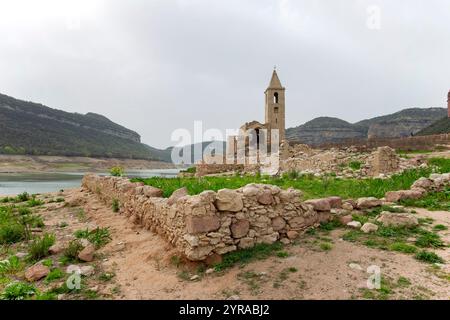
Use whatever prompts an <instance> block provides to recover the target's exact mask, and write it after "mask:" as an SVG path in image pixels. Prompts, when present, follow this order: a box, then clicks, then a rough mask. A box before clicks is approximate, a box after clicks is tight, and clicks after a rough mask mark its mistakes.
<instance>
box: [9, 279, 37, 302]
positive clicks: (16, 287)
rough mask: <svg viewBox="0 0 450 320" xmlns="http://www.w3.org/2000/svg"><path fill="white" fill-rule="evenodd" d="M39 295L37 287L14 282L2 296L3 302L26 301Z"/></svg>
mask: <svg viewBox="0 0 450 320" xmlns="http://www.w3.org/2000/svg"><path fill="white" fill-rule="evenodd" d="M36 293H37V289H36V287H35V286H33V285H31V284H28V283H25V282H12V283H10V284H9V285H7V286H6V287H5V289H4V290H3V292H2V294H1V298H2V300H25V299H28V298H30V297H32V296H34V295H35V294H36Z"/></svg>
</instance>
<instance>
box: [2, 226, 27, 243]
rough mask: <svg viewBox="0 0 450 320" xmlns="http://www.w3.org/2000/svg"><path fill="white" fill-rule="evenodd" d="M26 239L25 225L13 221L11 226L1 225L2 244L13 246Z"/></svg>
mask: <svg viewBox="0 0 450 320" xmlns="http://www.w3.org/2000/svg"><path fill="white" fill-rule="evenodd" d="M25 238H26V232H25V228H24V226H23V225H21V224H19V223H17V222H14V221H11V222H10V223H9V224H4V225H0V244H12V243H16V242H19V241H22V240H24V239H25Z"/></svg>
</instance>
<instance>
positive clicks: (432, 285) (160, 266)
mask: <svg viewBox="0 0 450 320" xmlns="http://www.w3.org/2000/svg"><path fill="white" fill-rule="evenodd" d="M54 196H56V195H54ZM62 196H64V197H65V198H66V203H67V204H68V205H67V204H66V205H65V204H64V203H52V204H47V205H45V206H44V207H43V208H42V209H41V214H42V216H43V217H44V219H45V222H46V224H47V226H48V227H46V228H48V229H50V230H52V232H56V233H57V236H58V239H60V240H59V241H67V239H71V238H72V237H73V236H72V233H73V232H74V231H75V230H78V229H83V228H86V227H89V228H94V227H96V226H100V227H109V228H110V231H111V234H112V241H111V242H110V243H109V244H107V245H106V246H105V247H103V248H102V249H100V251H99V252H98V255H97V259H96V261H95V263H94V265H95V266H96V275H95V276H93V277H91V278H89V279H88V280H87V281H88V286H89V287H93V288H94V289H95V290H97V291H98V293H99V296H100V298H105V299H230V298H231V299H363V298H367V297H370V294H371V292H370V291H371V290H369V291H368V289H367V287H366V282H367V279H368V278H369V276H370V275H371V274H369V273H368V272H367V268H368V267H369V266H374V265H375V266H378V267H380V269H381V274H382V276H383V278H385V279H387V281H389V282H390V283H391V284H392V286H393V287H395V288H394V289H393V290H392V292H391V294H389V296H388V298H389V299H449V298H450V280H449V279H450V278H448V277H449V276H450V265H449V261H450V249H449V248H448V247H447V248H445V249H442V250H437V251H438V254H439V255H440V256H441V257H443V258H444V259H445V260H446V264H445V265H442V266H441V267H440V268H439V267H435V268H433V267H432V266H431V265H429V264H425V263H421V262H419V261H417V260H415V259H414V258H413V257H412V256H411V255H406V254H402V253H396V252H388V251H382V250H378V249H370V248H367V247H365V246H362V245H358V244H355V243H350V242H346V241H344V240H342V239H341V236H342V234H343V233H344V232H345V230H343V229H338V230H335V231H332V232H331V233H329V234H316V235H304V236H303V237H302V238H300V239H299V240H298V241H297V242H296V243H295V244H291V245H288V246H286V249H285V250H286V251H287V252H288V253H289V256H288V257H286V258H280V257H271V258H268V259H266V260H262V261H255V262H252V263H249V264H247V265H245V266H243V267H239V266H237V267H234V268H232V269H229V270H226V271H224V272H221V273H217V272H213V273H211V274H203V275H201V276H200V278H199V279H197V280H195V281H192V280H190V277H191V276H192V275H194V274H196V268H197V267H198V265H195V264H192V263H191V264H184V263H181V264H180V265H178V267H177V266H176V265H175V264H174V263H173V260H172V259H171V257H172V256H175V255H176V252H175V251H174V250H173V248H171V247H170V246H169V245H167V244H166V242H165V241H164V240H163V239H162V238H160V237H159V236H158V235H155V234H153V233H151V232H150V231H147V230H142V229H140V228H138V227H135V226H134V225H132V224H131V223H130V222H129V221H127V219H126V218H125V217H123V216H121V215H120V214H117V213H113V212H112V210H111V209H110V208H107V207H105V206H104V205H103V204H102V203H100V202H99V201H98V200H97V199H96V197H95V195H84V196H83V195H82V194H81V193H80V192H79V190H74V191H66V192H65V193H64V194H62ZM80 212H84V214H82V215H81V216H80ZM417 212H418V216H420V217H432V218H433V219H435V221H434V222H433V224H444V225H446V226H450V212H429V211H427V210H424V209H417ZM62 221H64V222H67V224H68V226H67V227H66V228H63V229H61V228H59V227H58V225H59V224H60V223H61V222H62ZM440 234H441V236H442V237H443V239H444V240H445V241H446V242H450V232H449V231H448V230H447V231H442V232H440ZM323 241H327V242H329V243H332V249H331V250H329V251H326V252H325V251H323V250H322V249H321V248H320V246H319V244H320V243H321V242H323ZM289 268H291V270H290V271H289ZM293 268H295V269H293ZM183 271H185V272H184V273H182V272H183ZM103 272H113V273H115V277H114V278H113V279H112V280H110V281H108V282H102V281H98V276H99V274H101V273H103ZM180 275H181V276H180ZM400 277H405V278H407V279H408V280H409V281H410V285H407V286H395V285H394V284H395V283H397V281H398V279H399V278H400ZM372 291H374V290H372ZM368 294H369V296H368ZM65 298H70V297H65Z"/></svg>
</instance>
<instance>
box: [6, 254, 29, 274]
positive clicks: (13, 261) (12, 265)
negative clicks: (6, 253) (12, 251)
mask: <svg viewBox="0 0 450 320" xmlns="http://www.w3.org/2000/svg"><path fill="white" fill-rule="evenodd" d="M24 267H25V264H24V263H23V262H22V261H20V259H19V258H18V257H16V256H12V257H10V258H9V259H7V260H3V261H0V276H4V275H11V274H15V273H17V272H19V271H22V270H23V268H24Z"/></svg>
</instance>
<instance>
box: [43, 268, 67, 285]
mask: <svg viewBox="0 0 450 320" xmlns="http://www.w3.org/2000/svg"><path fill="white" fill-rule="evenodd" d="M64 277H65V273H64V272H63V271H62V270H61V269H58V268H55V269H53V270H52V271H50V273H49V274H48V275H47V277H45V280H44V281H45V283H47V284H48V283H50V282H53V281H55V280H60V279H63V278H64Z"/></svg>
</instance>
